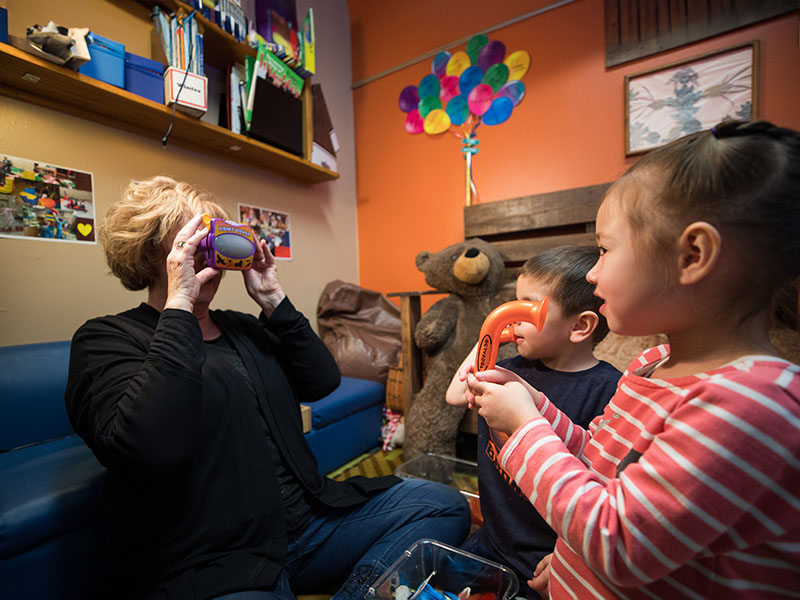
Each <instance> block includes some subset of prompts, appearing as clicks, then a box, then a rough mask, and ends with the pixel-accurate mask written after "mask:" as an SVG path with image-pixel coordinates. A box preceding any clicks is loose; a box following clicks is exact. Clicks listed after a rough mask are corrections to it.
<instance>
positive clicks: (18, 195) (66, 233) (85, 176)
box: [0, 154, 96, 244]
mask: <svg viewBox="0 0 800 600" xmlns="http://www.w3.org/2000/svg"><path fill="white" fill-rule="evenodd" d="M0 237H7V238H9V237H10V238H17V239H19V238H26V239H39V240H49V241H63V242H89V243H92V244H94V243H96V241H95V223H94V192H93V183H92V174H91V173H85V172H81V171H75V170H73V169H69V168H65V167H57V166H54V165H50V164H47V163H42V162H37V161H34V160H29V159H26V158H19V157H16V156H8V155H4V154H0Z"/></svg>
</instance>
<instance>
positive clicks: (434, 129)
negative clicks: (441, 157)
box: [423, 108, 450, 135]
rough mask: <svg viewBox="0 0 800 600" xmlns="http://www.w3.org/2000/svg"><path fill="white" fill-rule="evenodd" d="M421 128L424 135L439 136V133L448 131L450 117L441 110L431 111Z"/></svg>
mask: <svg viewBox="0 0 800 600" xmlns="http://www.w3.org/2000/svg"><path fill="white" fill-rule="evenodd" d="M423 128H424V129H425V133H427V134H428V135H439V134H440V133H444V132H445V131H447V130H448V129H450V117H449V115H448V114H447V113H446V112H445V111H443V110H442V109H441V108H437V109H436V110H432V111H431V112H429V113H428V115H427V116H426V117H425V123H424V124H423Z"/></svg>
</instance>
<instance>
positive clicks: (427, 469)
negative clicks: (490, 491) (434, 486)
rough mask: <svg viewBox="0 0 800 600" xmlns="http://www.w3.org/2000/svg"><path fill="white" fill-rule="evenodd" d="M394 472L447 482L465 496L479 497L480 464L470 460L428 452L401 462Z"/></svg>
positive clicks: (404, 475) (405, 475) (398, 474)
mask: <svg viewBox="0 0 800 600" xmlns="http://www.w3.org/2000/svg"><path fill="white" fill-rule="evenodd" d="M394 474H395V475H397V476H398V477H411V478H415V479H427V480H428V481H438V482H439V483H446V484H447V485H449V486H452V487H454V488H456V489H458V490H459V491H460V492H461V493H462V494H464V495H465V496H469V497H470V498H478V465H477V464H476V463H474V462H471V461H468V460H463V459H460V458H453V457H452V456H442V455H441V454H433V453H432V452H428V453H427V454H420V455H419V456H415V457H414V458H412V459H411V460H410V461H408V462H405V463H403V464H401V465H400V466H399V467H397V468H396V469H395V470H394Z"/></svg>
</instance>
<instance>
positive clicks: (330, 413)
mask: <svg viewBox="0 0 800 600" xmlns="http://www.w3.org/2000/svg"><path fill="white" fill-rule="evenodd" d="M385 399H386V386H385V385H384V384H382V383H378V382H377V381H370V380H368V379H357V378H355V377H342V383H341V384H340V385H339V387H337V388H336V389H335V390H333V391H332V392H331V393H330V394H328V395H327V396H325V397H324V398H322V399H321V400H317V401H316V402H313V403H312V404H310V406H311V427H312V430H313V429H321V428H322V427H326V426H327V425H330V424H331V423H335V422H336V421H340V420H342V419H344V418H345V417H348V416H349V415H352V414H354V413H357V412H358V411H360V410H364V409H366V408H369V407H371V406H376V405H380V404H383V402H384V400H385ZM379 412H380V411H379Z"/></svg>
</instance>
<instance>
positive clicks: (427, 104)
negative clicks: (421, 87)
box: [419, 94, 442, 119]
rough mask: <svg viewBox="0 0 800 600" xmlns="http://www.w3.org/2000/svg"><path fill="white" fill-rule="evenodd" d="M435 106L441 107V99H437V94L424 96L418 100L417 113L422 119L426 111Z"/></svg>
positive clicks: (434, 108) (426, 113)
mask: <svg viewBox="0 0 800 600" xmlns="http://www.w3.org/2000/svg"><path fill="white" fill-rule="evenodd" d="M437 108H442V101H441V100H440V99H439V94H436V95H435V96H424V97H422V98H421V99H420V101H419V114H420V115H421V116H422V118H423V119H424V118H425V117H427V116H428V113H429V112H431V111H432V110H436V109H437Z"/></svg>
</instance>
